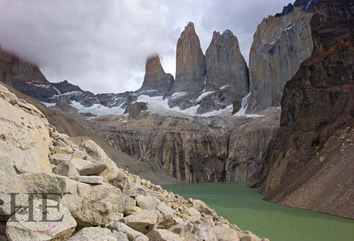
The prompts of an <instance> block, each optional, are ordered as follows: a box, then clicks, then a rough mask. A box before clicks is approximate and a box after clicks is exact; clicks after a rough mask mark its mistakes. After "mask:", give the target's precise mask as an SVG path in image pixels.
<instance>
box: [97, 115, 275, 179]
mask: <svg viewBox="0 0 354 241" xmlns="http://www.w3.org/2000/svg"><path fill="white" fill-rule="evenodd" d="M212 123H213V124H212ZM278 123H279V112H277V111H275V112H271V113H267V115H266V116H265V117H263V118H258V119H246V118H236V117H232V118H229V119H227V120H225V121H224V120H220V119H219V118H214V119H212V120H208V119H206V118H204V119H201V120H198V119H194V120H192V121H191V120H187V119H181V118H166V117H157V116H148V117H145V118H140V119H137V120H134V119H129V122H127V121H124V120H123V121H122V120H121V118H120V117H119V118H117V117H111V118H110V119H108V120H107V118H105V119H104V120H103V119H102V120H101V119H100V118H98V119H95V120H93V121H92V127H91V128H93V129H95V130H96V131H97V132H98V133H100V134H101V135H102V136H104V137H105V139H106V141H107V142H108V143H110V145H111V146H113V147H114V148H115V149H118V150H121V151H123V152H125V153H127V154H128V155H131V156H134V157H136V158H138V159H140V160H142V161H144V162H146V161H149V162H151V163H154V164H153V165H159V166H161V167H162V168H163V169H164V170H165V171H166V172H167V173H168V174H170V175H171V176H173V177H175V178H177V179H178V180H181V181H184V182H218V181H248V179H249V178H250V176H251V175H252V174H253V173H254V171H255V167H256V163H257V162H258V161H259V158H260V157H261V156H262V153H263V152H264V150H265V149H266V146H267V144H268V143H269V141H270V139H271V138H272V137H273V135H274V133H275V131H276V130H277V128H278ZM244 148H245V149H244Z"/></svg>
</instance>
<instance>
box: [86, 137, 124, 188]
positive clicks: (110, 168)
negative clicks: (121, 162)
mask: <svg viewBox="0 0 354 241" xmlns="http://www.w3.org/2000/svg"><path fill="white" fill-rule="evenodd" d="M81 146H82V147H83V148H84V149H85V150H86V152H87V153H88V154H89V155H90V156H91V157H92V158H93V159H94V160H95V161H96V162H98V163H104V164H106V165H107V168H106V169H105V170H104V171H103V172H101V173H100V176H103V177H104V179H105V180H106V181H109V180H112V179H113V178H115V177H116V176H117V174H118V172H119V169H118V167H117V165H116V164H115V163H114V162H113V161H112V160H111V159H110V158H109V157H108V156H107V155H106V153H105V152H104V150H103V149H102V148H101V147H99V146H98V145H97V144H96V143H95V142H94V141H92V140H87V141H84V142H82V143H81Z"/></svg>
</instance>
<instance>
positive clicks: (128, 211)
mask: <svg viewBox="0 0 354 241" xmlns="http://www.w3.org/2000/svg"><path fill="white" fill-rule="evenodd" d="M142 210H143V209H142V208H139V207H137V206H130V207H127V208H126V209H125V210H124V215H125V216H129V215H132V214H134V213H139V212H141V211H142Z"/></svg>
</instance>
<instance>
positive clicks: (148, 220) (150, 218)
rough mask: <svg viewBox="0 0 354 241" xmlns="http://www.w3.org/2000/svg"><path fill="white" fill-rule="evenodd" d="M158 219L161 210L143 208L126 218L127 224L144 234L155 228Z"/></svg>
mask: <svg viewBox="0 0 354 241" xmlns="http://www.w3.org/2000/svg"><path fill="white" fill-rule="evenodd" d="M158 221H159V212H158V211H155V210H143V211H142V212H139V213H135V214H132V215H130V216H127V217H125V218H124V223H125V224H127V225H128V226H129V227H131V228H133V229H135V230H137V231H139V232H141V233H143V234H146V233H148V232H150V231H151V230H153V229H155V228H156V227H157V225H158Z"/></svg>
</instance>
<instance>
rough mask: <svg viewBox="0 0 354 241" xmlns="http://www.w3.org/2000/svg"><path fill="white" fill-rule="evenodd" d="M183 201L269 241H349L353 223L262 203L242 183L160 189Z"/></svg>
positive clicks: (353, 230)
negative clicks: (197, 202)
mask: <svg viewBox="0 0 354 241" xmlns="http://www.w3.org/2000/svg"><path fill="white" fill-rule="evenodd" d="M164 188H165V189H167V190H169V191H172V192H174V193H177V194H179V195H181V196H183V197H184V198H194V199H200V200H203V201H204V202H206V203H207V204H208V205H209V206H210V207H211V208H213V209H215V211H216V212H217V213H218V215H219V216H223V217H224V218H226V219H227V220H229V222H231V223H234V224H236V225H237V226H238V227H240V228H241V229H242V230H250V231H252V232H253V233H255V234H257V235H258V236H259V237H266V238H269V239H270V241H353V240H354V221H353V220H349V219H344V218H339V217H333V216H329V215H325V214H320V213H315V212H311V211H306V210H300V209H295V208H288V207H284V206H281V205H276V204H273V203H269V202H266V201H264V200H262V198H263V195H261V194H259V193H258V192H257V191H256V190H255V189H250V188H247V187H246V184H245V183H239V182H236V183H202V184H176V185H164Z"/></svg>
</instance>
